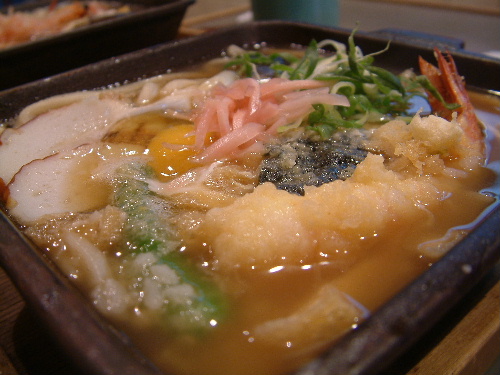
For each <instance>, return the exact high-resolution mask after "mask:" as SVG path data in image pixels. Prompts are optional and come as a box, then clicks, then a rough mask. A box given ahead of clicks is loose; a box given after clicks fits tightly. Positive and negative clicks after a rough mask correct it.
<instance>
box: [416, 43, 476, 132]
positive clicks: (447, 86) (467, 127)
mask: <svg viewBox="0 0 500 375" xmlns="http://www.w3.org/2000/svg"><path fill="white" fill-rule="evenodd" d="M434 55H435V57H436V60H437V63H438V66H437V67H436V66H434V65H432V64H431V63H429V62H427V61H426V60H424V59H423V58H422V57H421V56H419V66H420V71H421V73H422V74H423V75H425V76H426V77H427V79H428V80H429V81H430V83H431V84H432V85H433V86H434V87H435V88H436V90H437V91H438V92H439V93H440V94H441V96H442V98H443V99H444V101H445V102H446V103H457V104H458V105H460V107H459V108H457V109H455V110H451V109H449V108H446V106H445V105H444V103H443V102H442V101H440V100H439V98H437V97H436V96H435V95H433V94H432V93H431V92H427V94H428V100H429V104H430V106H431V107H432V110H433V112H434V113H436V114H437V115H438V116H440V117H443V118H446V119H447V120H451V119H452V118H453V113H454V112H456V113H457V114H458V121H459V122H460V124H461V126H462V128H463V130H464V132H465V133H466V135H467V137H469V139H470V140H472V141H482V139H483V138H484V134H483V129H482V126H481V124H480V122H479V120H478V118H477V116H476V113H475V111H474V107H473V105H472V102H471V100H470V98H469V94H468V93H467V89H466V86H465V80H464V79H463V77H462V76H460V74H459V73H458V70H457V66H456V64H455V61H454V60H453V57H452V56H451V54H450V53H449V52H446V53H442V52H441V51H439V50H438V49H437V48H435V49H434Z"/></svg>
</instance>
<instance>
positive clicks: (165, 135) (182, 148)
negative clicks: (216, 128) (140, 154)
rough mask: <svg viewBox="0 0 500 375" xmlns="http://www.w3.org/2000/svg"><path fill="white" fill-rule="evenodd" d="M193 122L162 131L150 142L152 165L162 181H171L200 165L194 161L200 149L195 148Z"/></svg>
mask: <svg viewBox="0 0 500 375" xmlns="http://www.w3.org/2000/svg"><path fill="white" fill-rule="evenodd" d="M190 134H194V125H193V124H189V123H187V124H180V125H174V126H171V127H168V128H166V129H164V130H162V131H160V132H159V133H158V134H157V135H156V136H155V137H154V138H153V139H152V140H151V142H150V143H149V145H148V149H149V155H150V156H152V160H151V161H150V165H151V167H153V169H154V170H155V172H156V173H157V175H158V177H159V179H160V180H162V181H169V180H171V179H173V178H175V177H177V176H180V175H181V174H183V173H186V172H187V171H189V170H190V169H192V168H194V167H196V166H198V164H196V163H195V162H194V161H193V158H194V156H196V154H197V153H198V151H196V150H193V149H192V148H191V147H190V146H192V145H193V144H194V142H195V136H194V135H190Z"/></svg>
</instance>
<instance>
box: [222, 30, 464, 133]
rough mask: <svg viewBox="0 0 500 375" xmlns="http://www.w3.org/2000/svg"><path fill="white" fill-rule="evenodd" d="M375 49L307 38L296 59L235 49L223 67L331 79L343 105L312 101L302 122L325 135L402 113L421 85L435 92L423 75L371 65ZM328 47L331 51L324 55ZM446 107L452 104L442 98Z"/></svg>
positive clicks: (453, 106) (420, 92)
mask: <svg viewBox="0 0 500 375" xmlns="http://www.w3.org/2000/svg"><path fill="white" fill-rule="evenodd" d="M388 47H389V45H387V47H386V48H385V49H383V50H381V51H379V52H376V53H373V54H369V55H364V54H363V53H362V51H361V49H360V48H359V47H357V46H356V45H355V43H354V33H353V34H351V35H350V37H349V40H348V46H346V45H344V44H342V43H339V42H337V41H334V40H323V41H321V42H319V43H318V42H316V41H314V40H313V41H312V42H311V43H310V44H309V46H308V47H307V49H306V50H305V53H304V56H303V57H302V58H301V59H298V58H296V57H294V56H292V55H291V54H290V53H288V52H287V53H272V54H270V55H265V54H264V53H261V52H259V51H250V52H249V51H244V50H239V51H237V54H236V56H235V57H234V59H233V60H231V62H230V63H228V64H227V65H226V67H233V68H236V69H237V72H238V74H240V75H242V76H246V77H253V78H256V79H264V78H269V77H280V78H286V79H290V80H299V79H302V80H303V79H315V80H320V81H328V82H330V83H331V84H332V86H331V90H330V92H331V93H334V94H340V95H344V96H346V97H347V99H348V100H349V104H350V105H349V106H337V105H320V104H317V105H314V112H313V113H311V115H310V116H309V117H308V118H307V121H304V124H303V125H307V126H309V127H310V128H311V129H313V130H315V131H317V132H318V133H319V134H320V135H322V136H323V137H329V136H330V135H331V134H332V132H333V131H335V130H336V129H337V128H353V127H362V126H363V125H364V124H366V123H368V122H369V123H380V124H382V123H385V122H387V121H389V120H391V119H394V118H398V117H402V118H405V117H407V118H408V119H410V117H409V116H408V115H409V114H408V110H409V109H410V108H411V107H412V100H413V99H414V98H415V97H416V96H421V97H425V93H424V92H425V90H427V91H429V92H436V93H437V90H436V88H434V87H433V86H432V84H431V82H430V81H429V80H428V79H426V77H425V76H417V75H415V74H413V75H411V76H408V75H403V74H401V75H395V74H393V73H391V72H390V71H388V70H386V69H383V68H380V67H377V66H375V65H374V60H375V56H376V55H378V54H381V53H384V52H385V51H386V50H387V49H388ZM326 48H333V49H334V50H335V52H334V53H333V54H326V53H325V49H326ZM436 97H437V98H438V100H440V101H441V102H442V103H443V104H444V105H445V106H446V108H448V109H456V108H458V107H459V105H458V104H448V103H445V102H444V100H443V98H442V97H440V96H439V95H436Z"/></svg>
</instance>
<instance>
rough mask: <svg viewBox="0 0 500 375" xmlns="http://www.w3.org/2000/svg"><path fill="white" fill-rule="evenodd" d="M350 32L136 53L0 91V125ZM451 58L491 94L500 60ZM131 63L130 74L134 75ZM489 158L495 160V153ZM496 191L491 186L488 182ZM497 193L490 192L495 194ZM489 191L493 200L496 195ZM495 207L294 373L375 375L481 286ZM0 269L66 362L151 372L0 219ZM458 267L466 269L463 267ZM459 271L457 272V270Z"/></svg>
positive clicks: (364, 37)
mask: <svg viewBox="0 0 500 375" xmlns="http://www.w3.org/2000/svg"><path fill="white" fill-rule="evenodd" d="M349 34H350V31H347V30H340V29H329V28H322V27H315V26H309V25H302V24H296V23H286V22H272V21H271V22H261V23H250V24H245V25H239V26H237V27H233V28H228V29H224V30H219V31H215V32H212V33H208V34H205V35H202V36H198V37H195V38H190V39H184V40H181V41H178V42H175V43H167V44H164V45H157V46H154V47H150V48H146V49H143V50H140V51H137V52H134V53H130V54H127V55H124V56H121V57H120V58H119V59H118V60H117V59H108V60H105V61H101V62H99V63H97V64H92V65H89V66H86V67H82V68H79V69H76V70H73V71H71V72H67V73H64V74H61V75H57V76H55V77H53V78H51V79H50V80H41V81H37V82H33V83H31V84H28V85H24V86H21V87H18V88H14V89H11V90H7V91H4V92H0V118H10V117H12V116H15V115H16V114H17V113H18V112H19V111H20V110H21V109H22V108H23V107H24V106H26V105H28V104H30V103H32V102H34V101H37V100H40V99H43V98H45V97H48V96H51V95H55V94H60V93H65V92H71V91H75V90H84V89H93V88H98V87H104V86H107V85H109V84H114V83H116V82H125V81H128V82H130V81H134V80H137V79H140V78H143V77H149V76H153V75H156V74H159V73H164V72H166V71H169V70H173V71H175V70H179V69H184V68H186V67H189V66H191V65H192V64H195V63H197V62H201V61H204V60H207V59H210V58H213V57H216V56H219V55H220V53H221V51H223V50H224V49H225V47H227V46H228V45H229V44H232V43H236V44H239V45H245V44H248V45H252V44H253V43H258V42H263V41H265V42H267V43H268V44H270V45H274V46H285V45H289V44H290V43H292V42H293V43H300V44H308V43H309V41H310V40H311V39H313V38H314V39H316V40H321V39H325V38H332V39H336V40H338V41H340V42H344V43H346V42H347V38H348V36H349ZM355 40H356V44H357V45H359V46H360V47H361V48H362V50H363V52H364V53H370V52H374V51H378V50H380V49H382V48H384V47H385V46H386V44H387V39H384V38H381V37H380V36H374V35H370V34H364V33H357V34H356V38H355ZM432 48H433V43H431V42H430V41H429V40H427V39H426V40H425V41H423V42H422V43H420V42H418V43H415V42H414V40H412V44H408V43H405V42H404V41H401V40H394V41H393V43H392V44H391V48H390V49H389V51H388V52H387V53H384V54H382V55H380V56H377V63H378V65H381V66H384V67H386V68H388V69H391V70H394V71H396V72H399V71H401V70H402V69H405V68H408V67H414V68H415V69H417V67H416V64H417V57H418V55H421V56H422V57H424V58H426V59H428V60H429V61H433V57H432V53H433V52H432ZM453 54H454V57H455V61H456V63H457V65H458V69H459V71H460V73H461V74H463V75H464V76H466V77H467V82H468V83H469V84H470V85H471V86H474V87H475V88H477V89H480V90H486V91H488V90H496V91H499V90H500V61H499V60H495V59H491V58H488V57H485V56H482V55H477V54H472V53H468V52H466V51H463V50H460V49H457V50H455V51H453ZM138 66H139V67H140V68H138ZM495 152H497V153H498V150H496V151H495ZM497 184H498V182H497ZM495 188H496V191H498V186H496V187H495ZM497 194H498V193H497ZM499 245H500V205H499V202H498V200H497V202H496V204H494V205H493V206H492V207H490V209H489V210H488V212H487V213H485V214H484V215H483V216H482V217H481V218H480V219H478V221H477V223H476V225H475V228H474V230H473V231H472V232H471V233H470V234H469V235H468V236H467V237H466V238H465V239H464V240H463V241H461V242H460V243H459V244H457V245H456V246H455V247H454V248H453V249H452V250H451V251H450V252H449V253H448V254H447V255H445V256H444V257H443V258H442V260H440V261H439V262H436V264H434V265H433V267H431V268H430V269H429V270H428V271H426V272H425V273H424V274H423V275H422V276H421V277H419V278H418V279H417V280H415V281H414V282H413V283H411V284H410V285H409V286H408V287H406V288H405V289H404V290H403V291H402V292H401V293H399V294H398V295H397V296H396V297H394V298H393V299H392V300H391V301H389V302H388V303H387V304H385V305H384V306H383V307H382V308H380V309H379V310H378V311H376V312H375V313H374V314H373V315H372V316H371V317H369V318H368V319H367V320H366V321H365V322H363V323H362V324H360V326H359V327H358V329H356V330H354V331H352V332H350V333H348V334H347V335H346V336H345V337H344V338H343V339H342V340H341V341H340V342H338V343H337V344H336V345H334V346H333V347H332V348H330V349H329V350H328V351H326V352H325V353H324V355H323V356H321V357H319V358H318V359H316V360H315V361H313V362H311V363H310V364H308V365H307V366H306V367H305V368H304V369H301V370H299V371H298V372H297V373H296V374H297V375H299V374H303V375H305V374H307V375H323V374H325V375H326V374H329V375H334V374H339V375H340V374H342V375H347V374H351V375H354V374H357V375H361V374H364V375H367V374H380V373H381V371H382V373H383V370H385V369H387V366H389V365H391V364H392V363H394V361H395V360H396V359H397V358H398V357H400V356H401V355H402V354H403V353H404V352H405V351H406V350H407V349H408V348H409V347H410V345H412V344H414V343H415V342H416V341H417V340H418V339H419V338H421V337H422V336H423V335H424V334H425V333H426V332H428V331H429V330H430V329H431V328H432V327H434V326H435V325H436V323H437V322H438V321H439V319H440V318H442V317H443V316H444V315H445V314H446V313H448V312H449V311H450V310H451V309H452V308H453V307H454V306H455V305H456V303H457V302H458V301H460V300H462V299H463V298H464V297H465V296H466V295H467V293H468V292H469V291H470V290H471V289H472V288H473V287H474V286H475V285H477V284H478V282H479V281H481V280H484V277H485V275H487V274H488V273H489V272H490V271H491V270H492V269H493V268H494V267H495V264H496V262H497V261H498V259H499V258H500V247H499ZM0 264H2V265H3V267H4V268H5V270H6V271H7V273H8V274H9V276H10V277H11V278H12V280H13V281H14V283H15V284H16V285H17V287H18V288H19V290H20V291H21V293H22V294H23V296H24V298H25V299H26V300H27V301H28V303H30V305H31V306H32V307H33V309H34V310H35V312H36V313H37V314H38V316H39V317H40V319H41V320H42V321H43V322H44V323H45V324H46V325H47V327H48V328H49V331H50V332H51V333H52V334H53V336H54V338H55V339H56V340H57V341H58V342H59V343H61V344H62V348H63V349H64V350H65V352H66V353H67V355H68V357H69V358H71V359H73V360H74V361H76V363H77V365H78V366H79V367H80V368H82V369H83V370H84V373H88V374H121V375H128V374H130V375H137V374H142V375H152V374H157V375H158V374H159V373H160V372H159V371H158V370H157V369H156V368H155V367H154V366H153V365H152V364H151V363H150V362H149V361H148V360H147V359H146V358H144V357H143V356H142V355H141V353H139V352H137V350H136V349H135V348H134V346H133V345H132V344H131V343H130V342H129V340H128V339H127V337H125V336H124V335H123V334H122V333H120V332H119V331H117V330H115V329H114V328H113V327H111V326H109V325H108V324H107V323H106V321H105V320H104V319H102V318H101V317H100V316H99V315H98V314H97V313H96V312H95V311H94V310H93V309H92V307H91V306H89V304H88V303H87V302H85V300H84V299H83V298H82V297H81V295H80V294H79V293H78V292H77V291H76V290H75V289H74V288H73V287H72V286H71V285H70V283H69V282H68V281H67V279H66V278H65V277H63V276H61V274H60V273H59V272H58V271H57V269H56V268H55V267H54V266H53V265H52V263H51V262H50V261H49V260H47V259H46V258H45V257H44V256H43V255H42V254H41V252H40V251H38V250H37V249H36V248H35V247H33V246H32V245H31V243H30V242H29V241H28V240H27V239H26V238H25V237H24V236H23V235H22V234H21V233H20V232H19V231H18V229H17V227H16V224H15V223H12V222H11V221H9V218H8V217H7V215H5V214H4V215H2V217H1V219H0ZM464 265H467V267H466V268H464ZM465 269H466V270H467V272H464V270H465Z"/></svg>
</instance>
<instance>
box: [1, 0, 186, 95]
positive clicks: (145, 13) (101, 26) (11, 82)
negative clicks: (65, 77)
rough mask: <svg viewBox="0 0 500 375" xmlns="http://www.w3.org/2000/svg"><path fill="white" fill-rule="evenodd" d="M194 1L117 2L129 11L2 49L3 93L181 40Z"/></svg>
mask: <svg viewBox="0 0 500 375" xmlns="http://www.w3.org/2000/svg"><path fill="white" fill-rule="evenodd" d="M194 1H195V0H119V1H117V3H119V4H122V5H129V6H130V8H131V12H130V13H126V14H123V15H119V16H116V17H113V18H110V19H106V20H101V21H98V22H96V23H93V24H90V25H87V26H83V27H81V28H77V29H74V30H71V31H68V32H66V33H62V34H59V35H54V36H50V37H47V38H44V39H40V40H37V41H33V42H27V43H23V44H19V45H17V46H13V47H10V48H7V49H2V50H0V90H3V89H7V88H10V87H14V86H17V85H20V84H22V83H26V82H30V81H34V80H36V79H39V78H45V77H48V76H51V75H53V74H57V73H61V72H64V71H67V70H70V69H73V68H77V67H80V66H83V65H86V64H90V63H94V62H96V61H99V60H102V59H105V58H109V57H112V56H117V55H121V54H124V53H127V52H131V51H135V50H138V49H141V48H144V47H148V46H152V45H154V44H158V43H164V42H167V41H170V40H172V39H174V38H175V37H176V36H177V31H178V29H179V26H180V24H181V21H182V19H183V17H184V14H185V12H186V10H187V8H188V6H190V5H191V4H192V3H194ZM82 2H85V0H82ZM113 2H114V1H113ZM48 4H50V0H41V1H35V2H28V3H25V4H21V5H18V6H14V7H13V9H14V10H19V11H30V10H33V9H36V8H39V7H43V6H47V5H48ZM6 11H7V10H6V9H3V10H2V12H6Z"/></svg>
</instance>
